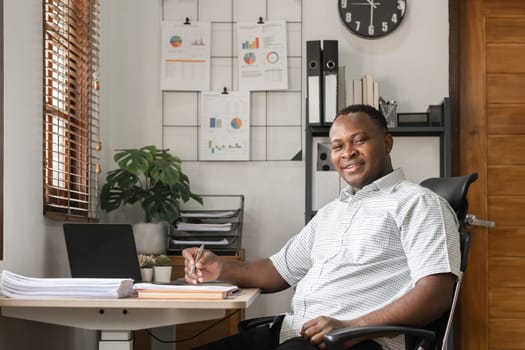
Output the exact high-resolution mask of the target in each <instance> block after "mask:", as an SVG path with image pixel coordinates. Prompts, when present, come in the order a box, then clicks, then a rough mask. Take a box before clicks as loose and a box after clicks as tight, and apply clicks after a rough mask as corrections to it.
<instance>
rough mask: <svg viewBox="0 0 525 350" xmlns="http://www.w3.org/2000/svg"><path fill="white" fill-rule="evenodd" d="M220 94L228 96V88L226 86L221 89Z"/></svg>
mask: <svg viewBox="0 0 525 350" xmlns="http://www.w3.org/2000/svg"><path fill="white" fill-rule="evenodd" d="M221 94H223V95H228V88H227V87H226V86H225V87H223V88H222V92H221Z"/></svg>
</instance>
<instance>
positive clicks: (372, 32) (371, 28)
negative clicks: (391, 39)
mask: <svg viewBox="0 0 525 350" xmlns="http://www.w3.org/2000/svg"><path fill="white" fill-rule="evenodd" d="M368 35H374V25H373V24H371V25H369V26H368Z"/></svg>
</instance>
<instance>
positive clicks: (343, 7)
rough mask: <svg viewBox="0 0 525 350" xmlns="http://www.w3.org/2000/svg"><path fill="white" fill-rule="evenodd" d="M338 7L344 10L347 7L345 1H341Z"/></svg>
mask: <svg viewBox="0 0 525 350" xmlns="http://www.w3.org/2000/svg"><path fill="white" fill-rule="evenodd" d="M340 6H341V8H342V9H345V8H346V7H347V1H346V0H341V5H340ZM398 6H399V5H398Z"/></svg>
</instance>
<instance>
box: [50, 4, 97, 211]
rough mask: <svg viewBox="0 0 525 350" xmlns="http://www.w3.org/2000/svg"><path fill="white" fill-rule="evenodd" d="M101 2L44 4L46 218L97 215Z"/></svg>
mask: <svg viewBox="0 0 525 350" xmlns="http://www.w3.org/2000/svg"><path fill="white" fill-rule="evenodd" d="M98 33H99V4H98V0H44V55H43V57H44V118H43V119H44V120H43V121H44V128H43V130H44V145H43V160H44V164H43V168H44V169H43V182H44V214H45V215H46V216H48V217H51V218H56V219H63V220H71V221H73V220H80V221H89V220H93V219H96V217H97V211H96V208H97V193H98V186H97V174H98V172H99V171H100V169H99V165H98V151H99V149H100V142H99V103H98V88H99V81H98V78H99V77H98V69H99V51H98V39H99V38H98Z"/></svg>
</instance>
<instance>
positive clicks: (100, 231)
mask: <svg viewBox="0 0 525 350" xmlns="http://www.w3.org/2000/svg"><path fill="white" fill-rule="evenodd" d="M63 227H64V237H65V240H66V248H67V256H68V260H69V267H70V270H71V277H87V278H132V279H134V280H135V282H140V281H141V280H142V278H141V275H140V267H139V261H138V256H137V248H136V246H135V238H134V237H133V228H132V226H131V225H129V224H72V223H66V224H64V226H63Z"/></svg>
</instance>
